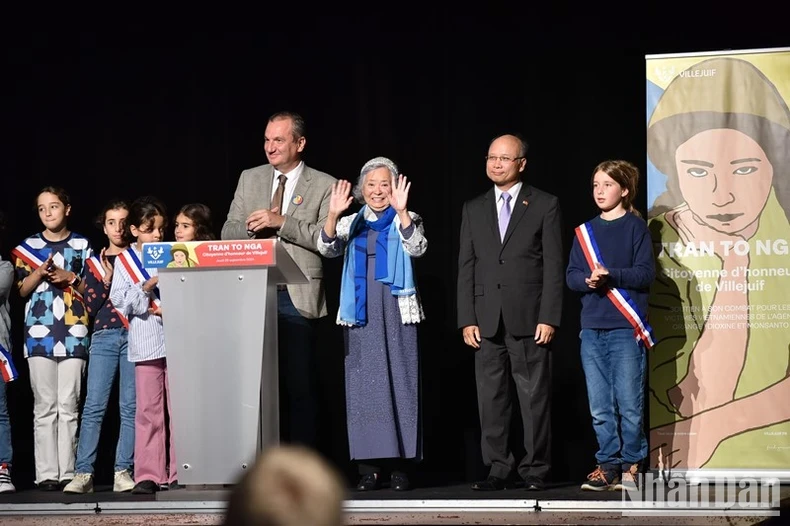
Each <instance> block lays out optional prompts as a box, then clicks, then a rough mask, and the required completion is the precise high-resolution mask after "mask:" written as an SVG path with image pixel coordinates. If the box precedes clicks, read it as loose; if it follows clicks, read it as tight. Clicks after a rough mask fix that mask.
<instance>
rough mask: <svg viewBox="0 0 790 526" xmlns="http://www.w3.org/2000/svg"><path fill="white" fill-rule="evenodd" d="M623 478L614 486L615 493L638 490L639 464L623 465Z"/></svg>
mask: <svg viewBox="0 0 790 526" xmlns="http://www.w3.org/2000/svg"><path fill="white" fill-rule="evenodd" d="M623 468H627V469H624V470H623V477H622V479H621V480H620V482H618V483H617V484H615V486H614V489H615V490H616V491H622V490H625V491H635V490H637V489H639V464H631V465H628V464H623Z"/></svg>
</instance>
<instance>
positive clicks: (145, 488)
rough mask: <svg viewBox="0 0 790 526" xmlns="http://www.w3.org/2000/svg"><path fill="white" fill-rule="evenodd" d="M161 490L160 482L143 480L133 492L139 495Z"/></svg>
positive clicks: (135, 486)
mask: <svg viewBox="0 0 790 526" xmlns="http://www.w3.org/2000/svg"><path fill="white" fill-rule="evenodd" d="M157 491H159V484H157V483H156V482H154V481H153V480H141V481H140V482H138V483H137V484H135V485H134V488H132V493H135V494H137V495H151V494H152V493H156V492H157Z"/></svg>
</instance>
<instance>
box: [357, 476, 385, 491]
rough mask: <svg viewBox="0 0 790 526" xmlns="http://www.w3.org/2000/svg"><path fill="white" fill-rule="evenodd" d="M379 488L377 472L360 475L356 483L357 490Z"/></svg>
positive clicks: (379, 481) (379, 477) (379, 479)
mask: <svg viewBox="0 0 790 526" xmlns="http://www.w3.org/2000/svg"><path fill="white" fill-rule="evenodd" d="M380 488H381V476H380V475H379V474H378V473H368V474H367V475H362V478H361V479H359V484H357V491H372V490H374V489H380Z"/></svg>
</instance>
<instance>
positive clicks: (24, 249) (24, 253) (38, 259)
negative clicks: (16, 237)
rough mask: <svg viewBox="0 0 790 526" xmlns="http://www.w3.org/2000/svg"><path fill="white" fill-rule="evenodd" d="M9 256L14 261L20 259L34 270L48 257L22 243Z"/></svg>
mask: <svg viewBox="0 0 790 526" xmlns="http://www.w3.org/2000/svg"><path fill="white" fill-rule="evenodd" d="M11 256H12V257H13V258H14V260H16V259H21V260H22V261H24V262H25V263H27V265H28V266H29V267H30V268H31V269H33V270H36V269H37V268H38V267H40V266H41V265H43V264H44V262H45V261H46V260H47V258H48V257H49V254H45V253H44V252H42V251H40V250H38V249H35V248H33V247H31V246H30V245H28V244H27V243H25V242H24V241H23V242H22V243H20V244H19V245H17V247H16V248H14V249H13V250H12V251H11Z"/></svg>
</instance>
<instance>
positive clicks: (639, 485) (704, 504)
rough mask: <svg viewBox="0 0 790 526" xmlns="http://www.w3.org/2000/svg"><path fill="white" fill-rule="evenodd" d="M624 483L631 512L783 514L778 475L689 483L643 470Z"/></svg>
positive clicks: (626, 508) (625, 506)
mask: <svg viewBox="0 0 790 526" xmlns="http://www.w3.org/2000/svg"><path fill="white" fill-rule="evenodd" d="M623 487H624V491H623V508H622V509H623V513H624V514H627V515H677V516H692V515H710V516H729V515H761V516H774V517H775V516H778V515H779V506H780V496H779V492H780V483H779V479H777V478H747V477H737V478H736V477H713V478H698V477H695V478H694V479H693V483H689V482H688V481H687V480H686V479H685V478H683V477H680V476H674V477H668V478H667V477H665V476H661V475H659V474H655V473H639V474H638V475H636V476H635V480H634V481H633V482H631V483H630V484H626V483H625V481H624V482H623Z"/></svg>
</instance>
